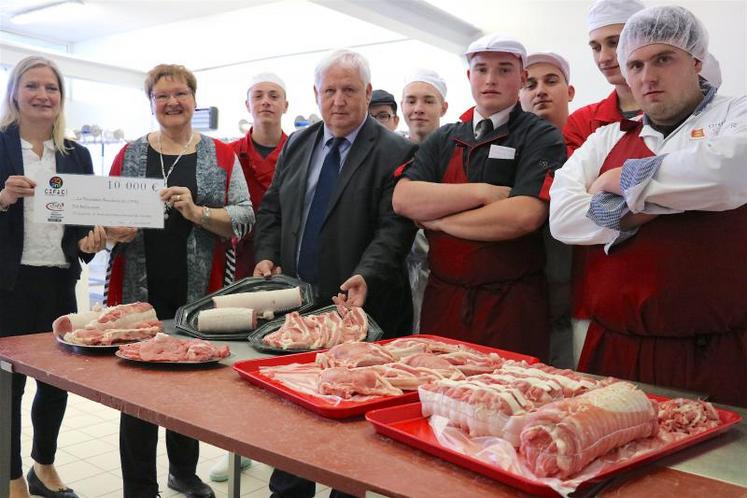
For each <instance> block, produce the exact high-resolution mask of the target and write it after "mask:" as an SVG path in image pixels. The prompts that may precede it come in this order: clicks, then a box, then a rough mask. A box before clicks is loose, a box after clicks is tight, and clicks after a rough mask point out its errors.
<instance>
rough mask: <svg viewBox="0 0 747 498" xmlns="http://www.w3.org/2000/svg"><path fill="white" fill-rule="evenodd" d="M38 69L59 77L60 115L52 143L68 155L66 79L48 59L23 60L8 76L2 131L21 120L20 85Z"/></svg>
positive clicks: (3, 105)
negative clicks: (50, 71) (19, 104)
mask: <svg viewBox="0 0 747 498" xmlns="http://www.w3.org/2000/svg"><path fill="white" fill-rule="evenodd" d="M37 67H48V68H49V69H51V70H52V72H53V73H54V75H55V76H56V77H57V83H58V86H59V88H60V113H59V114H58V115H57V118H56V119H55V120H54V124H53V125H52V141H53V142H54V146H55V148H56V149H57V150H58V151H60V152H62V153H63V154H66V153H67V149H65V115H64V112H63V111H64V110H65V79H64V78H63V77H62V72H61V71H60V68H59V67H57V64H55V63H54V61H52V60H51V59H47V58H46V57H41V56H36V55H32V56H30V57H26V58H25V59H22V60H20V61H19V62H18V64H16V65H15V66H14V67H13V70H12V71H11V72H10V75H9V76H8V87H7V89H6V91H5V98H4V99H3V104H2V111H1V112H0V131H5V130H7V129H8V127H9V126H11V125H18V124H19V122H20V119H21V114H20V111H19V109H18V85H19V84H20V83H21V78H22V77H23V75H24V74H26V71H29V70H31V69H35V68H37Z"/></svg>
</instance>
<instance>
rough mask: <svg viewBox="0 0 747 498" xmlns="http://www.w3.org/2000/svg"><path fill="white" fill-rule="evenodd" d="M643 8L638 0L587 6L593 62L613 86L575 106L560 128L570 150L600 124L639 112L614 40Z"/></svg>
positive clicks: (604, 1) (603, 1) (600, 1)
mask: <svg viewBox="0 0 747 498" xmlns="http://www.w3.org/2000/svg"><path fill="white" fill-rule="evenodd" d="M639 10H643V4H642V3H641V2H639V1H638V0H596V1H595V2H594V4H593V5H592V6H591V7H590V8H589V13H588V14H587V16H586V24H587V26H588V29H589V46H590V47H591V53H592V56H593V57H594V63H595V64H596V65H597V67H598V68H599V71H601V73H602V74H603V75H604V77H605V78H606V79H607V81H608V82H609V84H610V85H612V86H614V87H615V89H614V90H613V91H612V93H611V94H610V95H609V96H608V97H607V98H605V99H604V100H602V101H600V102H597V103H594V104H589V105H587V106H585V107H582V108H580V109H578V110H576V111H575V112H574V113H573V114H571V115H570V117H569V118H568V122H567V123H566V125H565V127H564V128H563V138H564V139H565V143H566V145H567V146H568V154H569V155H570V154H572V153H573V151H574V150H576V149H578V148H579V147H580V146H581V144H583V143H584V142H585V141H586V138H587V137H588V136H589V135H591V134H592V133H594V130H596V129H597V128H599V127H600V126H604V125H608V124H610V123H616V122H618V121H622V120H623V118H631V117H633V116H635V115H637V114H639V113H640V108H639V106H638V104H637V103H636V102H635V100H634V99H633V94H632V93H631V91H630V87H629V86H628V84H627V83H625V78H623V76H622V73H621V72H620V66H619V64H618V63H617V53H616V52H615V50H616V48H617V41H618V39H619V38H620V33H621V32H622V29H623V27H624V26H625V22H626V21H627V20H628V19H629V18H630V16H632V15H633V14H635V13H636V12H638V11H639Z"/></svg>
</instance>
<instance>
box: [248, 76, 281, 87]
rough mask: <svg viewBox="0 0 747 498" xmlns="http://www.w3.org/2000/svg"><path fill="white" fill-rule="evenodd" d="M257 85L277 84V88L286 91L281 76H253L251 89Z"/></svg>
mask: <svg viewBox="0 0 747 498" xmlns="http://www.w3.org/2000/svg"><path fill="white" fill-rule="evenodd" d="M257 83H275V84H276V85H277V86H279V87H280V88H282V89H283V91H285V82H284V81H283V80H282V79H280V76H278V75H277V74H275V73H259V74H255V75H254V76H252V79H251V81H250V82H249V88H251V87H253V86H254V85H256V84H257Z"/></svg>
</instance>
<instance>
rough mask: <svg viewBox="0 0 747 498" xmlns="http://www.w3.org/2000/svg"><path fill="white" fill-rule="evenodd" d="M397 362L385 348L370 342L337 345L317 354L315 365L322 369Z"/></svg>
mask: <svg viewBox="0 0 747 498" xmlns="http://www.w3.org/2000/svg"><path fill="white" fill-rule="evenodd" d="M394 361H397V360H396V359H395V358H394V356H392V355H391V353H389V351H387V350H386V348H384V347H382V346H379V345H378V344H372V343H370V342H348V343H344V344H338V345H337V346H334V347H332V348H330V349H329V350H328V351H325V352H323V353H317V355H316V363H318V364H319V365H321V367H322V368H331V367H367V366H371V365H383V364H385V363H392V362H394Z"/></svg>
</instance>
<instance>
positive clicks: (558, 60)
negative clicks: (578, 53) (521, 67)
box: [527, 52, 571, 83]
mask: <svg viewBox="0 0 747 498" xmlns="http://www.w3.org/2000/svg"><path fill="white" fill-rule="evenodd" d="M540 62H546V63H548V64H552V65H553V66H555V67H557V68H558V69H560V72H561V73H563V76H565V82H566V83H570V82H571V65H570V64H568V61H567V60H566V59H565V57H563V56H562V55H560V54H556V53H555V52H534V53H533V54H529V56H528V57H527V68H528V67H530V66H532V65H533V64H539V63H540Z"/></svg>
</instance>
